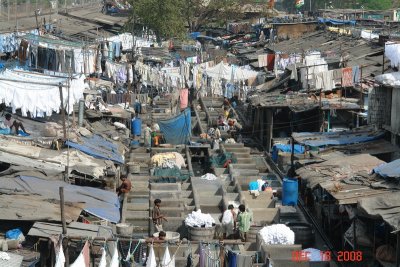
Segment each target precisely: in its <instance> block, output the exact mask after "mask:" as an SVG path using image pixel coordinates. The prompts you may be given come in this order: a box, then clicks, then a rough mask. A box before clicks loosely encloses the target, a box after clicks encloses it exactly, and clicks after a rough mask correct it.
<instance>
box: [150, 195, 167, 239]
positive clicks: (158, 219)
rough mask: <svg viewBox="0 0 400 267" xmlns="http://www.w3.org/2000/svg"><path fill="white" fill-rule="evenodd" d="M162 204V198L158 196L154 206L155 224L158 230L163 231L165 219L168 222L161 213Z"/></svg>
mask: <svg viewBox="0 0 400 267" xmlns="http://www.w3.org/2000/svg"><path fill="white" fill-rule="evenodd" d="M160 206H161V199H158V198H157V199H156V200H154V208H153V224H154V227H155V228H156V230H157V232H161V231H163V226H162V222H163V220H164V221H166V222H168V220H167V219H166V218H165V216H164V215H163V214H161V210H160Z"/></svg>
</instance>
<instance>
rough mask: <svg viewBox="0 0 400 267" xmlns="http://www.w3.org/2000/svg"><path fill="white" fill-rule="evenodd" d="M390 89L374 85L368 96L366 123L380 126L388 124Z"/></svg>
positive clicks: (390, 100) (390, 102) (390, 104)
mask: <svg viewBox="0 0 400 267" xmlns="http://www.w3.org/2000/svg"><path fill="white" fill-rule="evenodd" d="M391 95H392V89H391V88H387V87H375V88H374V89H372V91H371V92H370V93H369V96H368V124H370V125H375V126H377V127H378V128H381V127H382V125H390V117H391V116H390V113H391V106H392V97H391Z"/></svg>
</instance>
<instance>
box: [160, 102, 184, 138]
mask: <svg viewBox="0 0 400 267" xmlns="http://www.w3.org/2000/svg"><path fill="white" fill-rule="evenodd" d="M158 125H159V126H160V130H161V132H162V133H163V135H164V138H165V140H166V141H167V143H168V144H172V145H180V144H187V143H189V141H190V136H191V132H192V128H191V113H190V108H187V109H185V110H184V111H183V112H182V113H181V114H179V115H178V116H176V117H175V118H172V119H169V120H163V121H160V122H159V123H158Z"/></svg>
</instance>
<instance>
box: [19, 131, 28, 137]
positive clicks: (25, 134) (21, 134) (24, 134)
mask: <svg viewBox="0 0 400 267" xmlns="http://www.w3.org/2000/svg"><path fill="white" fill-rule="evenodd" d="M18 135H20V136H23V137H27V136H30V134H27V133H25V132H24V131H22V130H18Z"/></svg>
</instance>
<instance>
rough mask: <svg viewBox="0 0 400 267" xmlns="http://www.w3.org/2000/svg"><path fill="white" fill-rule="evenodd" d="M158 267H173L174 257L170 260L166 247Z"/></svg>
mask: <svg viewBox="0 0 400 267" xmlns="http://www.w3.org/2000/svg"><path fill="white" fill-rule="evenodd" d="M160 267H175V256H173V257H172V258H171V255H170V254H169V249H168V246H167V247H166V248H165V252H164V256H163V259H162V261H161V263H160Z"/></svg>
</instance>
